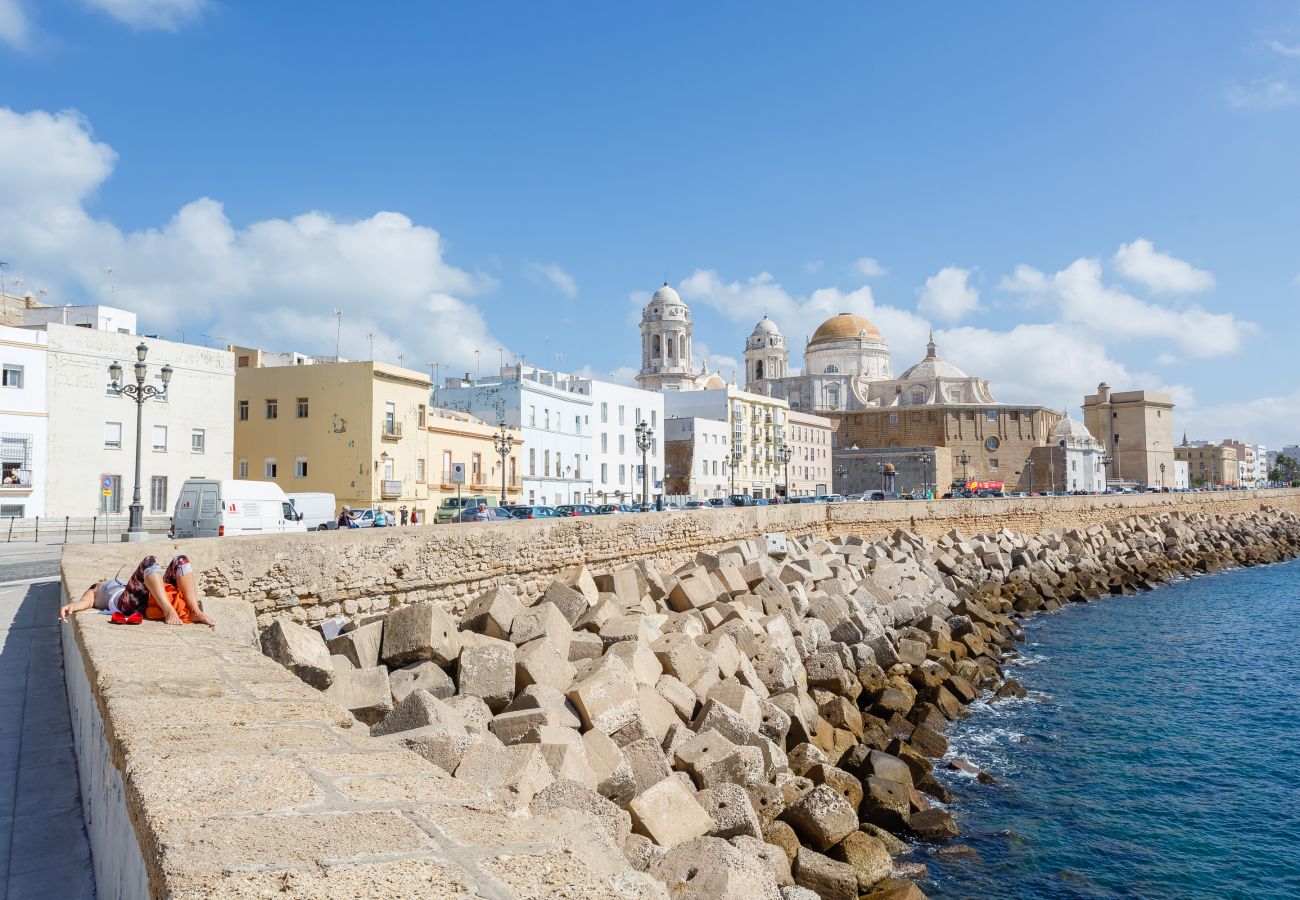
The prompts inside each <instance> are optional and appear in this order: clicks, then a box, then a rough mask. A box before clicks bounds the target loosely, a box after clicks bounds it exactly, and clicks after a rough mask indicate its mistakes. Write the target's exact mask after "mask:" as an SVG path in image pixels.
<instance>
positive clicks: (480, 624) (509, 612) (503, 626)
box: [460, 585, 524, 640]
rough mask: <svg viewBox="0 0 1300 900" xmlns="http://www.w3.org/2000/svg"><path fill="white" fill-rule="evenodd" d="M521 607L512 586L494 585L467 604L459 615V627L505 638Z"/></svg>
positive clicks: (507, 637)
mask: <svg viewBox="0 0 1300 900" xmlns="http://www.w3.org/2000/svg"><path fill="white" fill-rule="evenodd" d="M523 609H524V606H523V604H522V603H520V602H519V597H518V596H517V595H516V594H515V590H514V588H512V587H509V586H506V585H502V586H499V587H494V588H492V589H491V590H489V591H488V592H487V593H485V594H482V595H480V596H479V597H478V598H477V599H476V600H474V602H473V603H471V604H470V605H469V608H468V609H466V610H465V614H464V615H463V616H461V617H460V627H461V628H462V629H464V630H465V631H473V632H477V633H478V634H485V635H487V636H488V637H494V638H499V639H501V640H507V639H509V637H510V627H511V625H512V624H513V623H514V621H515V616H517V615H519V613H521V612H523Z"/></svg>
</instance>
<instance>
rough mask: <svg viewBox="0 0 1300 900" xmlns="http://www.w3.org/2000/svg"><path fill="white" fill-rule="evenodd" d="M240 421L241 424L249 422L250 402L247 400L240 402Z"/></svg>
mask: <svg viewBox="0 0 1300 900" xmlns="http://www.w3.org/2000/svg"><path fill="white" fill-rule="evenodd" d="M239 421H241V422H247V421H248V401H247V400H240V401H239Z"/></svg>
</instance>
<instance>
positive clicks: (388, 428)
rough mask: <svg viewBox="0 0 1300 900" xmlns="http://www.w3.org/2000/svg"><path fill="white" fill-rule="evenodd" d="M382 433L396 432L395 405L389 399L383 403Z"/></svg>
mask: <svg viewBox="0 0 1300 900" xmlns="http://www.w3.org/2000/svg"><path fill="white" fill-rule="evenodd" d="M384 434H397V407H396V406H394V405H393V403H392V402H391V401H389V402H387V403H385V404H384Z"/></svg>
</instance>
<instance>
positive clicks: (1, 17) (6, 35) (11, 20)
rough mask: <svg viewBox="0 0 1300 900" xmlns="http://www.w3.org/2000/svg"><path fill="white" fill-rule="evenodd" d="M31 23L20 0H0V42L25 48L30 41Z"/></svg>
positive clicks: (15, 47) (17, 48) (20, 48)
mask: <svg viewBox="0 0 1300 900" xmlns="http://www.w3.org/2000/svg"><path fill="white" fill-rule="evenodd" d="M31 38H32V24H31V21H30V20H29V19H28V18H27V10H25V9H24V8H23V4H22V0H0V43H5V44H8V45H9V46H10V47H13V48H14V49H15V50H26V49H27V48H28V47H29V46H30V43H31Z"/></svg>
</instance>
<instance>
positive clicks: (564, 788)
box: [528, 780, 632, 847]
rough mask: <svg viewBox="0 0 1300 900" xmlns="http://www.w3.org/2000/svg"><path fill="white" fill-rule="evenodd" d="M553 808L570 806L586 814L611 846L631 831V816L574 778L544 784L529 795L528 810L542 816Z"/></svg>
mask: <svg viewBox="0 0 1300 900" xmlns="http://www.w3.org/2000/svg"><path fill="white" fill-rule="evenodd" d="M557 809H572V810H575V811H577V812H580V813H582V814H583V815H585V816H587V817H588V819H589V820H590V821H591V822H593V823H594V824H596V825H598V826H600V827H601V828H603V829H604V830H605V833H606V834H608V835H609V837H610V840H611V841H612V842H613V844H614V846H615V847H621V846H623V843H624V842H625V841H626V840H627V839H628V837H629V836H630V835H631V834H632V817H631V816H630V815H628V813H627V812H626V811H624V810H622V809H619V807H617V806H615V805H614V804H613V803H611V802H610V801H609V800H606V799H605V798H604V797H602V796H601V795H600V794H598V793H596V792H595V791H593V790H591V789H590V788H588V787H585V786H583V785H581V784H578V783H577V782H574V781H564V780H559V781H556V782H554V783H553V784H550V785H548V786H547V787H546V788H544V789H542V790H541V791H539V792H538V793H537V795H536V796H534V797H533V801H532V803H530V804H528V811H529V812H530V813H532V814H533V815H535V816H544V815H546V814H547V813H549V812H552V811H553V810H557Z"/></svg>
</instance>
